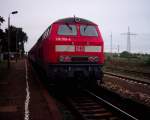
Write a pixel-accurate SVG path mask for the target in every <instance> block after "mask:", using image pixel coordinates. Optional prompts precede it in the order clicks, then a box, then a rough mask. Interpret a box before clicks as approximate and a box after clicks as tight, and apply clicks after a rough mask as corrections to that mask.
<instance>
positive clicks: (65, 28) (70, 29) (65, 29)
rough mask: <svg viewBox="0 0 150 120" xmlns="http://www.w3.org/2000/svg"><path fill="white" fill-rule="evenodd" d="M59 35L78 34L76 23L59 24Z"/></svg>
mask: <svg viewBox="0 0 150 120" xmlns="http://www.w3.org/2000/svg"><path fill="white" fill-rule="evenodd" d="M58 35H77V29H76V26H75V25H69V24H66V25H59V28H58Z"/></svg>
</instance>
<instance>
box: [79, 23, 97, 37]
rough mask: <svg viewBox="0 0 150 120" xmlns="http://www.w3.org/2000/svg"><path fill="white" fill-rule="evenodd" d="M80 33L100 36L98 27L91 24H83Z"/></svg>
mask: <svg viewBox="0 0 150 120" xmlns="http://www.w3.org/2000/svg"><path fill="white" fill-rule="evenodd" d="M80 34H81V35H82V36H95V37H97V36H98V33H97V30H96V27H95V26H91V25H81V26H80Z"/></svg>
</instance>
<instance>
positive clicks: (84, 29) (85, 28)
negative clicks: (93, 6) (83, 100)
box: [84, 24, 88, 32]
mask: <svg viewBox="0 0 150 120" xmlns="http://www.w3.org/2000/svg"><path fill="white" fill-rule="evenodd" d="M87 27H88V24H87V25H86V26H85V27H84V32H85V30H86V29H87Z"/></svg>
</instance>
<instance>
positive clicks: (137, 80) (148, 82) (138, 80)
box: [104, 72, 150, 85]
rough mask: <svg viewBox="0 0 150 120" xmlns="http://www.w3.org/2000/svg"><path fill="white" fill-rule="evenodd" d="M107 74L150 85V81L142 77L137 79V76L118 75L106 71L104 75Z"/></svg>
mask: <svg viewBox="0 0 150 120" xmlns="http://www.w3.org/2000/svg"><path fill="white" fill-rule="evenodd" d="M105 74H106V75H110V76H114V77H118V78H122V79H125V80H129V81H133V82H136V83H141V84H146V85H150V81H142V80H140V79H135V78H132V77H128V76H123V75H117V74H114V73H110V72H104V75H105Z"/></svg>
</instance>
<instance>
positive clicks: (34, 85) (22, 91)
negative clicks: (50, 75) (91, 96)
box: [0, 59, 61, 120]
mask: <svg viewBox="0 0 150 120" xmlns="http://www.w3.org/2000/svg"><path fill="white" fill-rule="evenodd" d="M0 120H61V113H60V112H59V110H58V108H57V105H56V102H55V100H54V99H53V98H52V97H51V96H49V95H48V92H47V91H46V90H45V89H44V88H43V87H41V85H40V83H39V82H37V81H36V76H35V75H33V74H32V69H31V68H30V67H29V64H28V62H27V60H25V59H21V60H18V62H15V61H11V67H10V69H9V70H8V71H7V74H6V75H4V77H1V76H0Z"/></svg>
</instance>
